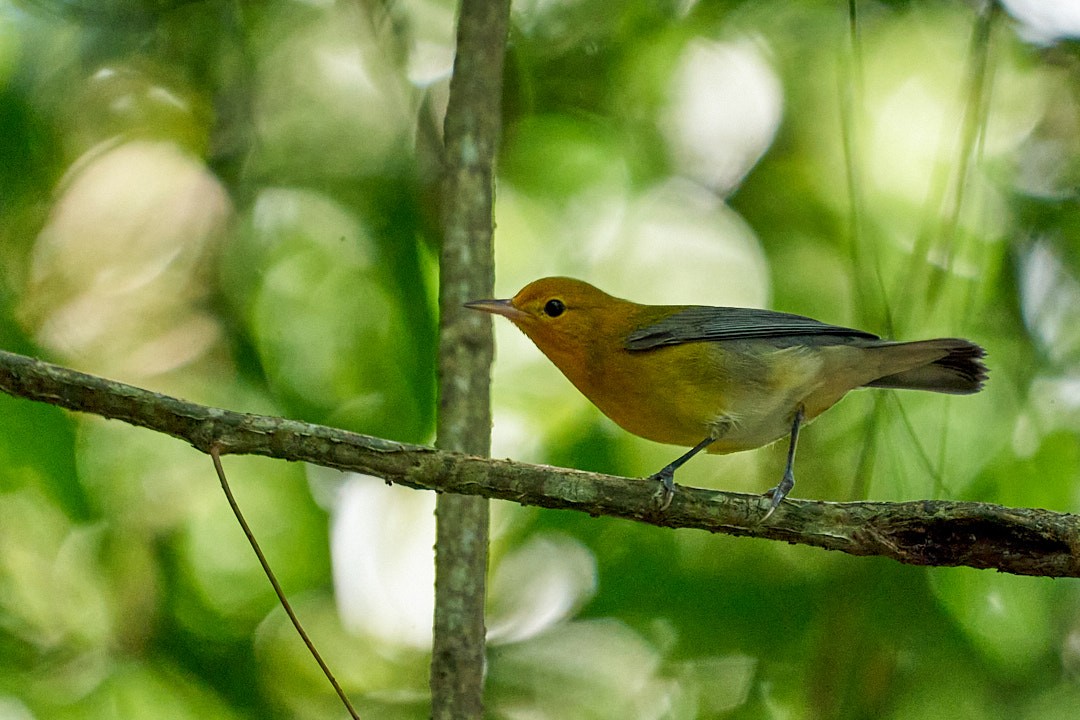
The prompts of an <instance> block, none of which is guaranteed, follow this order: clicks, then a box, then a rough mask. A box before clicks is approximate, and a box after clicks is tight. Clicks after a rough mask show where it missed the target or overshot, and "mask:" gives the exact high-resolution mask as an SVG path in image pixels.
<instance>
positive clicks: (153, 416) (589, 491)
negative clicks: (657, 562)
mask: <svg viewBox="0 0 1080 720" xmlns="http://www.w3.org/2000/svg"><path fill="white" fill-rule="evenodd" d="M0 390H3V391H4V392H6V393H8V394H10V395H13V396H16V397H22V398H27V399H30V400H36V401H38V402H45V403H49V404H51V405H57V406H59V407H63V408H67V409H69V410H76V411H79V412H86V413H92V414H95V415H100V416H102V417H106V418H112V419H116V420H122V421H124V422H126V423H130V424H132V425H136V426H139V427H143V428H147V429H149V430H154V431H156V432H161V433H166V434H168V435H172V436H173V437H176V438H179V439H181V440H184V441H186V442H189V443H191V445H193V446H194V447H196V448H197V449H199V450H201V451H203V452H209V451H210V449H211V448H213V447H217V448H218V450H219V452H220V453H221V454H223V455H224V454H254V455H265V456H268V457H274V458H280V459H283V460H291V461H303V462H309V463H313V464H316V465H322V466H325V467H331V468H337V469H339V470H348V471H353V472H359V473H366V474H369V475H374V476H376V477H380V478H383V479H384V480H386V481H387V482H388V483H397V484H400V485H406V486H408V487H411V488H416V489H418V490H434V491H436V492H443V493H457V494H462V495H478V496H482V497H487V498H497V499H500V500H509V501H511V502H517V503H521V504H523V505H535V506H538V507H545V508H558V509H565V510H577V511H580V512H585V513H589V514H590V515H607V516H611V517H619V518H625V519H628V520H636V521H639V522H645V523H650V524H652V525H658V526H663V527H671V528H697V529H700V530H707V531H709V532H722V533H726V534H728V535H739V536H746V537H757V538H765V539H770V540H782V541H784V542H789V543H798V544H801V545H812V546H815V547H820V548H825V549H827V550H840V551H842V552H846V553H849V554H851V555H880V556H884V557H889V558H892V559H894V560H897V561H899V562H903V563H908V564H911V565H936V566H956V565H966V566H969V567H974V568H993V569H996V570H1000V571H1001V572H1008V573H1014V574H1017V575H1041V576H1047V577H1080V516H1078V515H1072V514H1068V513H1058V512H1052V511H1049V510H1041V509H1035V508H1010V507H1003V506H1000V505H993V504H989V503H973V502H953V501H944V500H923V501H915V502H902V503H886V502H845V503H832V502H817V501H809V500H787V501H785V502H784V503H783V504H782V505H781V506H780V507H779V508H778V509H777V511H776V513H774V515H773V516H772V517H771V518H770V519H769V520H768V522H767V523H760V522H759V519H760V518H761V517H762V515H763V514H764V512H765V508H766V502H765V500H764V499H763V498H762V497H761V496H760V495H747V494H744V493H733V492H722V491H717V490H702V489H697V488H687V487H680V488H679V490H678V492H677V493H676V494H675V499H674V501H673V502H672V503H671V506H670V507H669V508H668V509H667V510H666V511H665V512H663V513H661V512H659V511H658V510H657V509H656V501H655V498H654V493H655V491H656V487H655V485H654V483H651V482H643V481H642V480H640V479H636V478H624V477H618V476H614V475H601V474H598V473H589V472H581V471H579V470H568V469H564V468H557V467H549V466H544V465H529V464H526V463H519V462H513V461H510V460H491V459H485V458H479V457H474V456H470V455H461V454H457V453H451V452H444V451H440V450H435V449H433V448H430V447H424V446H420V445H408V444H404V443H398V442H393V441H390V440H384V439H381V438H376V437H370V436H367V435H360V434H357V433H352V432H347V431H344V430H338V429H335V428H330V427H325V426H322V425H313V424H309V423H303V422H297V421H295V420H287V419H284V418H278V417H269V416H264V415H250V414H246V413H238V412H233V411H230V410H222V409H219V408H213V407H207V406H205V405H197V404H195V403H190V402H186V401H183V400H179V399H177V398H173V397H168V396H166V395H160V394H158V393H153V392H150V391H148V390H143V389H140V388H137V387H133V386H131V385H125V384H123V383H118V382H114V381H111V380H106V379H104V378H100V377H96V376H93V375H87V374H84V373H80V372H76V371H74V370H69V369H67V368H63V367H60V366H57V365H52V364H49V363H45V362H42V361H40V360H35V359H33V358H29V357H25V356H22V355H16V354H13V353H8V352H3V351H0Z"/></svg>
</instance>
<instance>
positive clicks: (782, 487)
mask: <svg viewBox="0 0 1080 720" xmlns="http://www.w3.org/2000/svg"><path fill="white" fill-rule="evenodd" d="M793 487H795V475H794V474H793V473H792V472H791V471H790V470H789V471H786V472H784V477H783V478H781V479H780V482H779V483H778V484H777V486H776V487H774V488H769V489H768V490H766V491H765V492H764V493H762V496H763V497H767V498H769V499H770V500H769V509H768V511H766V513H765V515H764V516H762V518H761V520H760V522H765V521H766V520H768V519H769V518H770V517H772V514H773V513H774V512H776V508H778V507H780V503H782V502H784V498H786V497H787V494H788V493H789V492H791V488H793Z"/></svg>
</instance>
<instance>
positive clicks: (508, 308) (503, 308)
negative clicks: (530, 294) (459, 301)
mask: <svg viewBox="0 0 1080 720" xmlns="http://www.w3.org/2000/svg"><path fill="white" fill-rule="evenodd" d="M465 307H467V308H469V309H470V310H480V311H481V312H486V313H491V314H493V315H502V316H503V317H507V318H510V319H511V320H521V319H523V318H526V317H528V316H529V314H528V313H527V312H525V311H524V310H518V309H517V308H516V307H514V306H513V305H512V304H511V301H510V300H472V301H470V302H467V303H465Z"/></svg>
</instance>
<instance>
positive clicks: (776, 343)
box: [466, 277, 987, 519]
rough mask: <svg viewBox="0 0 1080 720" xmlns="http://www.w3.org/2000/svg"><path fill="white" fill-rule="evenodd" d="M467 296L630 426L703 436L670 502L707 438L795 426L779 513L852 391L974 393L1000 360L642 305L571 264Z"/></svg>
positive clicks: (670, 469) (810, 325) (967, 346)
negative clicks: (806, 441)
mask: <svg viewBox="0 0 1080 720" xmlns="http://www.w3.org/2000/svg"><path fill="white" fill-rule="evenodd" d="M466 306H467V307H469V308H472V309H474V310H482V311H484V312H489V313H495V314H497V315H503V316H505V317H506V318H509V320H510V321H511V322H513V323H514V324H515V325H517V327H518V328H519V329H521V331H522V332H524V333H525V334H526V335H527V336H528V337H529V338H530V339H531V340H532V341H533V342H534V343H535V344H536V346H537V347H538V348H540V350H541V351H542V352H543V353H544V354H545V355H547V357H548V359H550V360H551V362H553V363H555V366H556V367H558V368H559V370H561V371H562V373H563V374H564V375H565V376H566V377H567V379H569V380H570V382H572V383H573V384H574V385H575V386H576V387H577V389H578V390H580V391H581V392H582V393H583V394H584V395H585V397H587V398H588V399H589V400H591V401H592V403H593V404H594V405H596V406H597V407H598V408H600V410H601V411H602V412H603V413H604V414H605V415H607V416H608V417H609V418H611V419H612V420H614V421H615V423H617V424H618V425H620V426H621V427H622V428H623V429H625V430H628V431H629V432H631V433H633V434H635V435H640V436H641V437H643V438H647V439H649V440H655V441H656V442H661V443H668V444H671V445H683V446H688V447H690V448H691V449H690V451H689V452H687V453H686V454H684V455H682V456H681V457H679V458H677V459H676V460H675V461H673V462H672V463H671V464H669V465H667V466H666V467H664V468H663V469H662V470H660V472H658V473H656V474H655V475H653V476H652V478H654V479H657V480H659V481H660V482H661V483H662V485H663V487H662V501H661V502H662V506H663V507H664V508H666V507H667V505H668V504H669V503H670V502H671V498H672V497H673V494H674V476H675V470H677V469H678V468H679V467H680V466H682V465H683V464H684V463H685V462H686V461H687V460H689V459H690V458H692V457H693V456H694V455H696V454H698V453H699V452H701V451H702V450H706V451H708V452H710V453H729V452H735V451H738V450H748V449H750V448H756V447H760V446H762V445H766V444H768V443H771V442H773V441H774V440H778V439H780V438H782V437H785V436H786V437H788V438H789V443H790V444H789V445H788V454H787V466H786V467H785V469H784V474H783V477H782V478H781V480H780V482H779V484H777V486H776V487H774V488H772V489H771V490H769V491H768V492H767V493H765V494H766V496H767V497H769V498H771V501H770V503H769V509H768V512H767V513H766V515H765V518H767V517H768V516H769V515H771V514H772V512H773V511H774V510H775V509H776V507H777V506H778V505H779V504H780V503H781V501H783V499H784V497H786V496H787V494H788V492H790V491H791V489H792V487H793V486H794V485H795V477H794V473H793V470H792V465H793V463H794V460H795V445H796V442H797V440H798V437H799V428H800V426H802V425H803V424H805V423H807V422H809V421H811V420H813V419H814V418H816V417H817V416H818V415H820V414H821V413H823V412H825V410H827V409H829V408H830V407H832V406H833V405H834V404H835V403H836V402H837V401H839V400H840V398H842V397H843V396H844V395H845V394H846V393H847V392H848V391H849V390H853V389H855V388H858V387H877V388H904V389H913V390H930V391H933V392H942V393H952V394H957V395H966V394H970V393H974V392H978V391H979V390H980V389H981V388H982V385H983V381H984V380H986V373H987V370H986V366H985V365H983V363H982V362H981V361H980V358H982V357H983V356H984V355H985V352H984V351H983V349H982V348H981V347H979V346H978V345H976V344H974V343H972V342H969V341H967V340H961V339H958V338H942V339H938V340H921V341H918V342H893V341H890V340H882V339H881V338H879V337H878V336H876V335H873V334H871V333H868V332H863V331H861V330H853V329H851V328H845V327H839V326H837V325H828V324H826V323H823V322H819V321H817V320H813V319H811V318H808V317H803V316H801V315H790V314H788V313H781V312H773V311H770V310H755V309H751V308H736V307H706V306H700V305H640V304H638V303H634V302H629V301H627V300H620V299H619V298H616V297H612V296H611V295H608V294H607V293H605V292H603V291H601V290H598V289H597V288H595V287H593V286H592V285H589V284H588V283H586V282H582V281H581V280H574V279H572V278H565V277H549V278H543V279H540V280H536V281H534V282H532V283H530V284H528V285H526V286H525V287H524V288H523V289H522V290H521V292H519V293H518V294H517V295H515V296H514V297H512V298H510V299H508V300H476V301H473V302H470V303H466ZM763 519H764V518H763Z"/></svg>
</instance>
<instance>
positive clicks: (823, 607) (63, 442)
mask: <svg viewBox="0 0 1080 720" xmlns="http://www.w3.org/2000/svg"><path fill="white" fill-rule="evenodd" d="M1014 4H1015V5H1017V6H1019V4H1020V3H1018V2H1017V3H1014ZM972 5H973V4H971V3H963V2H925V3H923V2H886V3H878V4H864V3H859V4H858V11H859V17H858V25H857V33H856V34H855V35H854V36H853V35H852V33H851V28H850V26H849V21H850V17H849V15H848V8H847V7H846V6H844V5H842V4H838V3H822V2H809V1H806V2H705V1H702V2H688V1H682V2H674V1H673V2H645V1H641V2H608V1H606V0H578V1H576V2H573V1H570V0H563V1H559V0H552V1H549V2H518V3H515V5H514V14H513V17H512V24H513V27H512V31H511V37H510V50H509V55H508V59H507V69H506V77H505V81H506V88H505V98H504V116H505V117H504V135H503V146H502V151H501V155H500V158H499V173H498V188H497V208H496V222H497V229H496V244H497V273H496V285H497V290H498V293H499V295H500V296H508V295H512V294H513V293H514V292H516V291H517V289H518V288H520V287H521V286H522V285H524V284H525V283H526V282H528V281H529V280H532V279H534V278H537V277H541V276H544V275H551V274H566V275H573V276H576V277H580V278H583V279H586V280H589V281H591V282H593V283H594V284H596V285H598V286H600V287H602V288H604V289H605V290H608V291H609V292H612V293H614V294H616V295H620V296H623V297H629V298H632V299H634V300H638V301H643V302H658V303H659V302H671V303H702V304H729V305H753V306H767V307H772V308H775V309H779V310H784V311H789V312H797V313H801V314H805V315H811V316H814V317H817V318H820V319H822V320H824V321H827V322H832V323H837V324H844V325H854V326H857V327H862V328H865V329H867V330H870V331H873V332H878V333H880V334H883V335H887V336H890V337H896V338H901V339H919V338H924V337H933V336H942V335H958V336H962V337H968V338H971V339H973V340H975V341H977V342H979V343H980V344H982V345H984V346H985V347H986V348H987V350H988V353H989V356H988V365H989V366H990V368H991V379H990V382H989V384H988V386H987V388H986V390H985V391H984V392H982V393H981V394H979V395H977V396H973V397H962V398H950V397H945V396H940V395H928V394H911V393H902V392H878V391H859V392H856V393H853V394H852V395H851V396H850V397H848V398H847V399H846V400H844V401H843V402H842V403H841V404H840V405H838V406H837V407H836V408H835V409H833V410H831V411H829V412H828V413H827V414H825V415H824V416H823V417H822V418H821V419H820V420H818V421H817V422H815V423H814V424H813V425H812V426H810V427H809V428H808V429H807V430H806V432H805V433H804V434H803V437H802V440H801V443H800V457H799V458H798V463H797V478H798V484H797V486H796V489H795V492H794V494H795V495H796V496H798V497H808V498H821V499H829V500H846V499H853V498H868V499H873V500H912V499H921V498H954V499H963V500H979V501H988V502H997V503H1003V504H1009V505H1021V506H1037V507H1044V508H1048V509H1051V510H1057V511H1066V512H1077V511H1078V510H1080V494H1078V488H1080V483H1078V467H1080V373H1078V361H1080V234H1078V233H1080V212H1078V205H1077V190H1078V180H1080V164H1078V159H1080V97H1078V91H1080V56H1078V53H1077V46H1076V44H1075V43H1074V42H1072V41H1070V40H1069V39H1067V38H1066V39H1058V38H1055V37H1054V36H1053V34H1052V33H1048V31H1046V30H1045V29H1044V31H1043V32H1042V34H1039V33H1038V32H1036V29H1033V28H1032V27H1030V26H1026V25H1024V24H1023V23H1022V22H1020V21H1019V20H1018V19H1017V18H1016V17H1013V16H1011V15H1009V14H1008V13H1006V12H1004V11H995V12H994V13H992V14H991V15H990V16H983V17H980V16H977V15H976V14H975V11H974V10H973V8H972ZM1017 12H1019V11H1017ZM454 13H455V9H454V7H453V5H451V4H450V3H447V2H443V1H442V0H427V1H425V0H410V1H407V2H397V3H362V2H330V1H329V0H324V1H318V0H310V1H309V2H299V1H286V0H270V1H268V2H258V3H256V2H242V1H240V0H235V1H227V0H207V1H204V2H197V1H184V0H94V1H91V0H36V1H35V2H29V1H27V2H12V0H0V338H2V346H3V347H4V348H5V349H9V350H14V351H17V352H24V353H28V354H31V355H35V356H38V357H43V358H46V359H49V360H52V361H55V362H59V363H61V364H65V365H68V366H71V367H75V368H77V369H80V370H84V371H88V372H92V373H97V374H101V375H105V376H108V377H111V378H115V379H119V380H123V381H126V382H130V383H133V384H136V385H139V386H142V387H147V388H150V389H153V390H157V391H160V392H165V393H169V394H174V395H179V396H181V397H184V398H187V399H190V400H193V401H196V402H201V403H206V404H211V405H217V406H223V407H228V408H231V409H235V410H240V411H246V412H258V413H266V414H279V415H284V416H287V417H291V418H297V419H303V420H308V421H312V422H319V423H327V424H332V425H336V426H339V427H344V428H348V429H353V430H357V431H361V432H365V433H369V434H374V435H379V436H383V437H389V438H393V439H397V440H405V441H410V442H423V443H427V442H431V440H432V434H433V425H434V407H435V382H434V353H435V345H436V330H435V328H436V318H437V309H436V304H435V297H436V288H437V284H438V277H437V275H438V268H437V260H436V258H437V250H436V248H437V243H438V218H439V207H438V203H437V198H438V175H437V167H438V150H437V148H438V144H439V136H440V133H441V116H442V112H443V109H444V108H445V103H446V94H447V78H448V72H449V63H450V61H451V58H452V52H453V50H452V48H453V32H454V28H453V23H454ZM1074 30H1075V29H1074ZM496 339H497V343H498V357H497V361H496V367H495V371H494V378H493V379H494V403H495V426H494V454H495V455H496V456H506V457H513V458H515V459H520V460H526V461H534V462H546V463H552V464H558V465H566V466H570V467H577V468H584V469H595V470H602V471H605V472H609V473H620V474H626V475H631V476H644V475H648V474H649V473H651V472H654V471H655V470H656V469H658V468H659V467H661V466H662V465H663V464H665V463H666V462H667V461H669V460H671V459H672V458H673V457H675V456H676V454H677V453H678V452H680V451H679V450H678V449H677V448H671V447H662V446H657V445H654V444H651V443H648V442H646V441H642V440H638V439H636V438H633V437H630V436H628V435H627V434H626V433H624V432H622V431H621V430H619V429H618V428H616V427H614V426H613V425H611V424H610V423H609V422H608V421H607V420H606V419H604V418H603V417H602V416H601V415H600V414H599V413H598V411H596V410H595V409H594V408H592V407H591V406H590V405H589V404H588V403H587V402H586V401H585V400H584V399H583V398H581V397H580V396H579V395H578V394H577V393H576V392H575V391H574V390H573V388H572V387H571V386H570V385H569V384H568V383H567V382H566V381H565V380H564V379H563V378H562V377H561V376H560V375H559V374H558V372H557V371H556V370H555V369H554V368H552V367H551V366H550V365H548V364H547V362H546V360H544V358H543V357H542V356H541V355H540V353H539V352H538V351H537V350H536V349H535V348H534V347H532V345H531V344H530V343H529V342H528V340H527V339H525V338H524V337H523V336H522V335H520V333H517V332H516V331H515V330H514V329H513V328H512V327H510V326H509V324H508V323H505V322H502V321H500V324H499V325H498V326H497V333H496ZM783 459H784V458H783V448H782V447H779V446H775V447H769V448H765V449H762V450H758V451H753V452H749V453H741V454H737V455H732V456H726V457H718V458H717V457H707V458H699V459H696V460H695V461H694V462H692V463H690V464H689V465H687V466H686V467H685V468H684V469H682V470H681V471H680V477H679V479H680V482H682V483H686V484H691V485H698V486H705V487H717V488H724V489H731V490H743V491H762V490H764V489H766V488H767V487H770V486H772V485H773V484H775V482H776V480H777V479H778V476H779V473H780V470H781V468H782V463H783ZM225 462H226V469H227V471H228V472H229V475H230V479H231V480H232V483H233V485H234V488H235V490H236V493H237V495H238V499H239V501H240V503H241V506H242V507H243V508H244V510H245V512H246V513H247V515H248V517H249V520H250V522H251V524H252V526H253V528H254V530H255V532H256V534H257V535H258V537H259V539H260V541H261V543H262V545H263V547H264V549H265V551H266V553H267V555H268V556H269V559H270V561H271V563H272V565H273V566H274V568H275V569H276V571H277V573H278V575H279V577H280V578H281V580H282V582H283V584H284V586H285V588H286V590H287V592H288V593H289V594H290V596H291V597H292V598H293V602H294V605H295V607H296V608H297V610H298V612H299V613H300V615H301V617H302V618H303V619H304V621H305V623H306V624H307V626H308V630H309V632H310V633H311V634H312V636H313V637H314V639H315V641H316V642H317V644H318V645H319V646H320V648H321V649H322V651H323V653H324V654H325V656H326V657H327V659H328V661H329V662H330V664H331V665H332V666H333V667H334V668H335V669H336V671H337V673H338V675H339V677H340V678H341V679H342V681H343V684H344V685H345V687H346V689H347V690H348V691H349V692H350V694H351V695H352V696H353V698H354V701H355V703H356V704H357V706H358V708H359V709H360V711H361V713H362V714H364V716H365V717H373V718H391V719H393V718H423V717H426V716H427V714H428V700H427V663H428V644H429V635H430V616H431V592H432V589H431V582H432V580H431V572H432V571H431V545H432V542H433V519H432V516H431V510H432V507H433V499H432V497H431V496H430V495H428V494H424V493H418V492H415V491H410V490H405V489H400V488H388V487H387V486H385V485H384V484H383V483H382V482H381V481H379V480H376V479H372V478H360V477H344V476H342V475H340V474H338V473H334V472H330V471H325V470H321V469H316V468H309V467H304V466H300V465H290V464H286V463H283V462H275V461H271V460H266V459H260V458H246V457H229V458H226V461H225ZM492 512H493V545H492V562H491V576H490V577H491V580H490V598H489V620H488V623H489V629H490V644H489V664H488V692H487V704H488V714H489V716H490V717H493V718H506V719H507V720H519V719H520V720H534V719H546V718H553V719H555V718H570V719H573V718H590V719H591V718H596V719H601V718H678V719H682V718H721V717H722V718H755V719H756V718H778V719H779V718H916V719H917V718H923V717H925V718H940V717H949V718H990V717H1014V718H1040V719H1052V718H1057V717H1061V718H1064V717H1072V716H1073V715H1074V713H1075V708H1076V707H1078V706H1080V591H1078V586H1077V584H1076V581H1074V580H1057V581H1054V580H1049V579H1042V578H1019V577H1011V576H1004V575H999V574H996V573H993V572H987V571H974V570H968V569H953V568H943V569H922V568H912V567H905V566H901V565H898V564H896V563H893V562H891V561H885V560H881V559H874V558H855V557H849V556H846V555H841V554H830V553H826V552H823V551H820V550H815V549H811V548H805V547H794V546H787V545H782V544H779V543H772V542H764V541H755V540H746V539H735V538H729V537H719V536H717V537H714V536H710V535H707V534H705V533H700V532H694V531H678V532H672V531H669V530H665V529H660V528H654V527H649V526H643V525H635V524H631V523H627V522H622V521H615V520H610V519H607V518H589V517H586V516H582V515H579V514H575V513H569V512H549V511H539V510H535V509H526V508H521V507H517V506H513V505H509V504H504V503H495V504H493V508H492ZM343 716H344V714H343V711H342V710H341V708H340V706H339V705H338V704H337V700H336V698H335V697H333V695H332V692H331V691H330V689H329V687H328V686H327V683H326V681H325V679H323V678H322V677H321V675H319V673H318V670H317V668H316V667H315V665H314V663H313V662H312V661H311V659H310V658H309V657H308V656H307V655H306V653H305V651H304V649H303V647H302V646H301V644H300V641H299V640H298V639H297V638H296V637H295V634H294V633H293V631H292V629H291V627H290V626H289V625H288V623H287V621H286V620H285V618H284V615H283V613H282V611H281V610H280V608H279V607H278V606H277V604H276V600H275V598H274V597H273V595H272V592H271V590H270V588H269V586H268V585H267V583H266V581H265V578H263V576H262V574H261V572H260V570H259V569H258V566H257V565H256V563H255V560H254V557H253V556H252V553H251V551H250V549H249V548H248V546H247V545H246V543H245V541H244V538H243V535H242V533H241V531H240V529H239V528H238V527H237V526H236V523H235V521H234V519H233V518H232V516H231V514H230V512H229V510H228V508H227V506H226V504H225V501H224V498H223V497H222V496H221V493H220V489H219V488H218V486H217V481H216V479H215V477H214V475H213V471H212V467H211V465H210V463H209V460H208V459H207V458H206V457H205V456H202V455H200V454H199V453H197V452H196V451H195V450H193V449H191V448H190V447H187V446H185V445H184V444H183V443H181V442H179V441H175V440H173V439H171V438H167V437H164V436H159V435H155V434H153V433H150V432H147V431H142V430H137V429H134V428H130V427H127V426H124V425H122V424H119V423H115V422H108V421H104V420H101V419H99V418H93V417H83V416H75V415H71V414H68V413H65V412H62V411H59V410H57V409H55V408H51V407H48V406H45V405H38V404H33V403H30V402H27V401H23V400H15V399H11V398H8V397H6V396H4V397H0V719H2V720H8V719H11V720H24V719H27V718H40V719H41V720H47V719H52V718H65V719H67V718H147V717H155V718H156V717H168V718H198V719H199V720H211V719H217V718H255V717H258V718H326V717H343Z"/></svg>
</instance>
